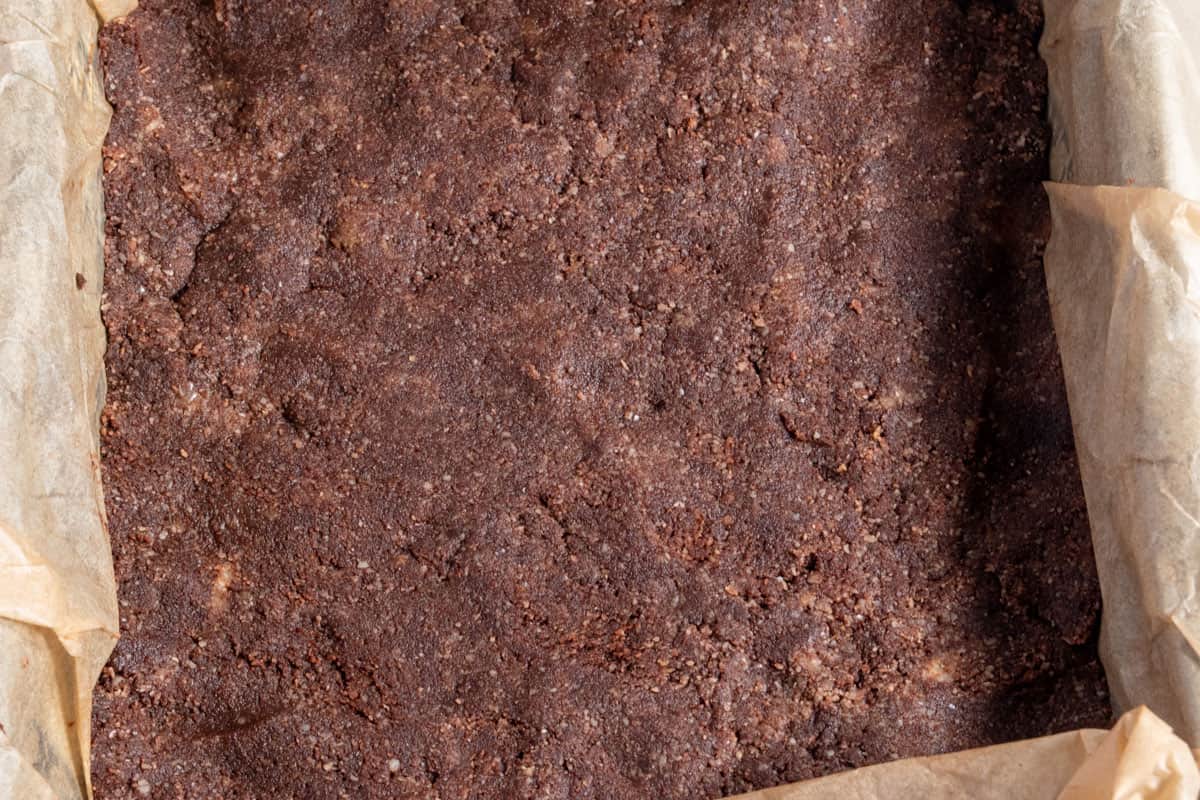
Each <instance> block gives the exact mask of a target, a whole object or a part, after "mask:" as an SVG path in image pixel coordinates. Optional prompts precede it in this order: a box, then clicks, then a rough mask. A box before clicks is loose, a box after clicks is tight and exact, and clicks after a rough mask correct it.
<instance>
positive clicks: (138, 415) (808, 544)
mask: <svg viewBox="0 0 1200 800" xmlns="http://www.w3.org/2000/svg"><path fill="white" fill-rule="evenodd" d="M1037 6H1038V4H1037V2H1036V1H1035V0H957V1H955V0H844V2H835V1H834V0H803V1H802V2H790V3H783V2H775V1H774V0H742V1H741V2H734V1H733V0H645V1H643V0H478V1H475V2H455V1H454V0H442V1H440V2H436V1H435V0H390V2H389V1H388V0H336V1H332V0H325V1H320V0H255V2H250V0H144V1H143V4H142V7H141V8H140V9H139V10H138V11H137V12H135V13H134V14H133V15H132V16H131V17H129V18H128V20H126V21H124V22H119V23H115V24H112V25H109V26H108V27H107V28H106V29H105V30H104V32H103V58H104V67H105V69H106V71H107V89H108V94H109V98H110V100H111V101H112V104H113V106H114V108H115V117H114V120H113V127H112V132H111V134H110V135H109V139H108V143H107V147H106V150H105V172H106V179H107V188H106V192H107V203H108V227H107V233H108V241H107V259H108V267H107V269H108V272H107V297H106V301H105V305H104V315H105V320H106V323H107V326H108V330H109V337H110V340H109V352H108V375H109V383H110V391H109V398H108V406H107V410H106V413H105V417H104V423H103V434H104V448H105V449H104V459H105V461H104V470H105V479H106V481H107V492H108V509H109V521H110V526H111V535H112V540H113V547H114V550H115V553H116V568H117V576H118V579H119V584H120V596H121V624H122V628H123V639H122V640H121V643H120V644H119V645H118V647H117V650H116V653H115V654H114V656H113V658H112V661H111V663H110V665H109V666H108V667H107V668H106V669H105V671H104V674H103V676H102V678H101V683H100V689H99V692H98V695H97V701H96V710H95V730H94V735H95V758H94V768H95V781H96V787H97V796H98V797H99V798H101V800H108V799H111V798H137V797H143V796H147V797H155V798H160V797H161V798H187V799H188V800H201V799H203V798H223V799H233V800H237V799H239V798H304V799H306V800H307V799H308V798H312V799H314V800H315V799H317V798H320V799H322V800H323V799H324V798H331V799H332V798H446V799H447V800H448V799H449V798H482V799H484V800H487V799H488V798H636V797H653V798H664V799H665V800H683V798H689V800H691V799H694V798H705V797H718V796H721V795H724V794H729V793H734V792H739V791H744V790H748V789H752V788H755V787H765V786H768V785H773V784H777V783H781V782H786V781H792V780H798V779H803V778H808V777H813V776H817V775H821V774H825V773H829V772H833V771H837V770H842V769H848V768H853V767H858V766H861V765H865V764H871V763H874V762H879V761H884V760H887V759H893V758H897V757H902V756H910V755H916V754H929V753H939V752H943V751H948V750H953V749H958V748H963V747H971V746H977V745H985V744H990V743H995V742H1000V741H1005V740H1009V739H1013V738H1017V737H1027V736H1036V735H1040V734H1045V733H1049V732H1053V731H1059V730H1063V729H1067V728H1071V727H1075V726H1079V725H1089V724H1094V725H1098V724H1103V723H1105V722H1106V721H1107V719H1108V715H1109V711H1108V705H1107V703H1108V699H1107V695H1106V692H1105V688H1104V679H1103V674H1102V672H1101V669H1100V666H1099V664H1098V662H1097V657H1096V646H1095V638H1096V628H1097V622H1098V611H1099V594H1098V590H1097V586H1096V579H1095V575H1094V567H1093V564H1092V557H1091V550H1090V542H1089V539H1088V530H1087V523H1086V517H1085V511H1084V502H1083V496H1082V493H1081V489H1080V485H1079V479H1078V477H1077V468H1076V463H1075V457H1074V452H1073V445H1072V438H1071V428H1070V421H1069V418H1068V413H1067V404H1066V400H1065V396H1064V391H1063V388H1062V385H1061V384H1062V379H1061V375H1060V372H1059V365H1058V357H1057V353H1056V350H1055V344H1054V340H1053V335H1052V331H1051V328H1050V322H1049V313H1048V309H1047V303H1046V297H1045V294H1044V289H1043V282H1042V275H1041V264H1040V258H1041V254H1042V250H1043V247H1044V245H1045V240H1046V237H1047V234H1048V225H1049V223H1048V214H1047V207H1046V203H1045V201H1044V199H1043V193H1042V190H1041V188H1040V185H1039V180H1040V179H1041V178H1042V177H1043V175H1044V173H1045V168H1046V150H1047V138H1048V137H1047V130H1046V126H1045V124H1044V122H1043V119H1044V117H1045V113H1046V109H1045V92H1046V85H1045V75H1044V71H1043V67H1042V65H1041V63H1040V62H1039V61H1038V58H1037V53H1036V43H1037V38H1038V34H1039V30H1040V24H1041V20H1040V12H1039V11H1038V9H1037Z"/></svg>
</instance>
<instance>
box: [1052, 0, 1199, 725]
mask: <svg viewBox="0 0 1200 800" xmlns="http://www.w3.org/2000/svg"><path fill="white" fill-rule="evenodd" d="M1047 6H1048V11H1049V12H1051V13H1050V14H1049V17H1048V24H1047V29H1046V34H1045V37H1044V39H1043V43H1042V51H1043V54H1044V56H1045V57H1046V60H1047V62H1048V63H1049V64H1050V65H1051V72H1050V75H1051V98H1052V101H1051V120H1052V122H1053V123H1054V128H1055V152H1054V163H1053V177H1054V179H1055V180H1057V181H1062V183H1061V184H1052V185H1050V186H1049V192H1050V202H1051V209H1052V213H1053V217H1054V235H1053V238H1052V239H1051V241H1050V245H1049V247H1048V250H1047V253H1046V279H1047V283H1048V285H1049V289H1050V303H1051V308H1052V310H1053V313H1054V326H1055V331H1056V333H1057V335H1058V341H1059V348H1060V350H1061V351H1062V358H1063V370H1064V373H1065V375H1066V380H1067V393H1068V396H1069V398H1070V403H1071V419H1072V424H1073V425H1074V427H1075V441H1076V447H1077V450H1078V451H1079V464H1080V469H1081V471H1082V473H1083V485H1084V491H1085V493H1086V495H1087V505H1088V516H1089V518H1090V520H1091V527H1092V540H1093V543H1094V548H1095V551H1096V563H1097V567H1098V569H1099V572H1100V583H1101V589H1102V591H1103V594H1104V622H1103V629H1102V636H1101V643H1100V646H1101V657H1102V658H1103V660H1104V665H1105V670H1106V672H1107V674H1108V682H1109V685H1110V686H1111V687H1112V694H1113V701H1114V704H1115V705H1116V707H1117V709H1118V710H1123V709H1126V708H1130V707H1132V706H1134V705H1136V704H1143V703H1144V704H1146V705H1149V706H1150V707H1151V708H1152V709H1154V711H1155V712H1156V713H1157V714H1159V715H1160V716H1162V717H1163V718H1164V719H1165V720H1166V721H1167V722H1169V723H1170V724H1171V725H1172V726H1173V727H1174V728H1175V729H1176V730H1177V731H1179V732H1180V734H1181V735H1182V736H1183V737H1184V738H1186V739H1187V740H1188V741H1190V742H1191V743H1193V744H1200V692H1198V691H1197V690H1198V689H1200V305H1197V302H1198V301H1200V206H1197V205H1196V203H1194V202H1193V200H1196V199H1200V2H1197V1H1196V0H1074V2H1064V1H1063V0H1057V1H1056V2H1048V3H1047Z"/></svg>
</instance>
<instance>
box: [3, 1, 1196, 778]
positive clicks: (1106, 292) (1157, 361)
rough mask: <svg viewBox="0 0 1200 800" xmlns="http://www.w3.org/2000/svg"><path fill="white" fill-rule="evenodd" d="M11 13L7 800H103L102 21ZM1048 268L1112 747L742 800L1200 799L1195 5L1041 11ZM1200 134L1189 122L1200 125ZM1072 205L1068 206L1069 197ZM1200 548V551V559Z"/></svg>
mask: <svg viewBox="0 0 1200 800" xmlns="http://www.w3.org/2000/svg"><path fill="white" fill-rule="evenodd" d="M133 3H134V0H94V2H93V3H91V4H89V3H88V2H86V0H0V391H2V392H3V397H2V399H0V445H2V446H3V448H4V455H5V456H6V459H5V463H4V465H3V466H2V467H0V800H8V799H9V798H13V799H16V800H26V798H28V799H29V800H42V799H43V798H82V797H86V796H87V795H88V794H89V777H88V754H89V738H90V722H89V718H90V711H91V688H92V685H93V684H94V682H95V679H96V676H97V675H98V673H99V670H100V668H101V666H102V665H103V663H104V661H105V659H106V658H107V656H108V654H109V652H110V651H111V649H112V646H113V644H114V642H115V640H116V631H117V605H116V598H115V591H114V581H113V576H112V565H111V560H110V554H109V548H108V541H107V536H106V532H105V522H104V510H103V499H102V494H101V491H100V481H99V467H98V464H99V462H98V454H99V442H98V434H97V421H98V414H99V410H100V406H101V403H102V399H103V394H104V379H103V348H104V332H103V328H102V326H101V322H100V315H99V305H100V294H99V293H100V286H101V276H102V263H101V261H102V245H103V229H102V225H101V221H102V210H101V191H100V145H101V142H102V140H103V137H104V133H105V130H106V127H107V124H108V117H109V110H108V106H107V105H106V104H105V102H104V98H103V96H102V92H101V84H100V80H99V76H98V73H97V62H96V53H95V47H96V31H97V27H98V24H99V20H100V19H107V18H110V17H113V16H117V15H120V14H123V13H127V12H128V11H129V10H130V9H131V8H132V6H133ZM1045 5H1046V13H1047V27H1046V34H1045V37H1044V40H1043V45H1042V51H1043V55H1044V56H1045V57H1046V60H1047V62H1048V64H1049V66H1050V78H1051V93H1052V100H1051V117H1052V121H1053V123H1054V131H1055V143H1054V157H1053V165H1052V169H1053V175H1054V177H1055V179H1056V180H1059V181H1062V183H1060V184H1053V185H1051V186H1050V187H1049V192H1050V197H1051V206H1052V212H1053V217H1054V235H1053V238H1052V240H1051V242H1050V244H1049V247H1048V249H1047V253H1046V273H1047V281H1048V285H1049V288H1050V297H1051V305H1052V309H1053V313H1054V321H1055V328H1056V331H1057V334H1058V337H1059V344H1060V348H1061V351H1062V355H1063V366H1064V372H1065V374H1066V380H1067V388H1068V394H1069V397H1070V403H1071V411H1072V419H1073V423H1074V426H1075V434H1076V442H1077V446H1078V451H1079V460H1080V465H1081V470H1082V473H1083V481H1084V488H1085V492H1086V494H1087V501H1088V513H1089V516H1090V518H1091V523H1092V532H1093V539H1094V542H1095V550H1096V556H1097V563H1098V567H1099V571H1100V577H1101V584H1102V589H1103V593H1104V600H1105V607H1104V630H1103V637H1102V643H1101V645H1102V655H1103V657H1104V660H1105V666H1106V668H1107V671H1108V676H1109V682H1110V684H1111V686H1112V689H1113V696H1114V700H1115V702H1116V704H1117V706H1118V708H1119V709H1125V708H1133V707H1134V706H1135V705H1142V704H1145V705H1148V706H1150V708H1151V709H1153V711H1154V712H1156V713H1157V714H1158V715H1159V716H1161V717H1163V718H1165V719H1166V720H1167V722H1164V721H1163V720H1162V719H1159V717H1158V716H1155V714H1154V713H1151V711H1149V710H1147V709H1145V708H1135V709H1134V710H1132V711H1130V712H1128V713H1127V714H1126V715H1125V716H1124V717H1122V718H1121V720H1120V721H1119V722H1118V723H1117V725H1116V727H1115V728H1114V729H1113V730H1112V731H1109V732H1104V731H1092V730H1085V731H1077V732H1073V733H1065V734H1060V735H1058V736H1051V737H1047V738H1043V739H1035V740H1031V741H1027V742H1016V743H1013V744H1007V745H1000V746H998V747H990V748H984V749H980V750H971V751H966V752H963V753H953V754H950V755H944V756H935V757H930V758H918V759H910V760H906V761H899V762H895V763H893V764H885V765H880V766H877V767H869V768H866V769H860V770H855V771H853V772H847V773H843V774H841V775H834V776H831V777H828V778H824V779H820V780H817V781H809V782H806V783H802V784H795V785H793V786H788V787H781V788H778V789H771V790H766V791H761V792H755V793H752V794H749V795H743V796H742V800H810V799H813V800H815V798H825V797H839V798H842V800H859V799H860V798H861V799H863V800H865V799H866V798H895V797H922V798H951V797H955V798H957V797H972V798H997V799H999V798H1048V799H1049V798H1056V797H1059V798H1064V799H1066V800H1085V799H1087V800H1091V799H1092V798H1096V799H1097V800H1098V799H1099V798H1134V797H1138V798H1144V800H1184V799H1185V798H1187V799H1188V800H1194V799H1195V798H1196V797H1197V796H1198V795H1200V772H1198V770H1197V765H1196V761H1195V757H1194V755H1193V752H1192V751H1191V750H1189V748H1188V745H1187V744H1186V743H1185V742H1184V740H1183V739H1181V738H1179V737H1177V736H1175V735H1174V734H1173V733H1172V731H1171V728H1170V727H1169V726H1168V724H1167V723H1168V722H1169V723H1170V724H1171V725H1173V726H1175V728H1176V729H1177V730H1178V731H1180V733H1181V735H1182V736H1183V737H1184V738H1186V739H1187V740H1189V741H1191V742H1192V743H1200V704H1198V703H1197V700H1196V694H1197V693H1196V689H1197V688H1200V680H1198V678H1200V622H1198V620H1197V614H1198V613H1200V597H1198V595H1200V204H1197V203H1194V202H1192V201H1191V200H1189V199H1187V198H1200V135H1197V126H1200V68H1198V67H1200V0H1045ZM1193 117H1194V118H1195V121H1193ZM1072 184H1073V185H1072ZM1193 542H1197V544H1193Z"/></svg>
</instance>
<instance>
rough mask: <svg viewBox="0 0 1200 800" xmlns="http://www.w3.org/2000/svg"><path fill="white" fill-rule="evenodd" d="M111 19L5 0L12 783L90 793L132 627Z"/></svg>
mask: <svg viewBox="0 0 1200 800" xmlns="http://www.w3.org/2000/svg"><path fill="white" fill-rule="evenodd" d="M110 7H111V4H110ZM97 27H98V20H97V17H96V12H95V11H94V10H93V8H92V7H91V6H90V5H88V4H87V3H86V2H83V0H3V2H0V142H3V146H0V443H3V446H4V456H5V461H4V466H3V468H2V469H0V725H2V726H3V727H2V728H0V797H5V798H43V797H44V798H50V797H54V798H78V797H84V796H86V795H87V794H88V787H89V774H88V754H89V748H90V736H91V690H92V686H93V684H94V683H95V680H96V678H97V676H98V675H99V672H100V668H101V667H102V666H103V664H104V661H105V660H106V658H107V657H108V654H109V652H110V651H111V650H112V646H113V643H114V642H115V640H116V634H117V605H116V596H115V586H114V580H113V575H112V563H111V556H110V551H109V547H108V540H107V536H106V532H105V528H104V510H103V497H102V494H101V490H100V480H99V441H98V415H99V412H100V406H101V404H102V401H103V394H104V383H103V372H102V366H103V364H102V357H103V350H104V331H103V328H102V326H101V323H100V313H99V301H100V286H101V272H102V243H103V239H102V237H103V226H102V209H101V198H102V195H101V191H100V174H99V173H100V145H101V143H102V141H103V137H104V134H105V131H106V129H107V126H108V117H109V110H108V106H107V105H106V104H105V102H104V98H103V94H102V91H101V84H100V80H99V75H98V73H97V64H96V53H95V48H96V31H97ZM77 276H78V277H77Z"/></svg>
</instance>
